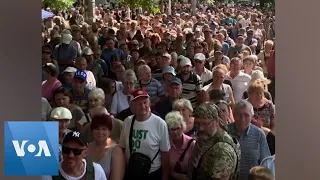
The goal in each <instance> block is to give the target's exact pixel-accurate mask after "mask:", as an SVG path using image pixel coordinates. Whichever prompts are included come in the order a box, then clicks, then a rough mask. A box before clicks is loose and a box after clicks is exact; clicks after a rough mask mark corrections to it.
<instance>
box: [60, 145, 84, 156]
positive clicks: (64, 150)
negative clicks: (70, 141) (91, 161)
mask: <svg viewBox="0 0 320 180" xmlns="http://www.w3.org/2000/svg"><path fill="white" fill-rule="evenodd" d="M83 150H85V149H78V148H69V147H62V153H63V154H66V155H68V154H70V153H71V151H72V153H73V155H75V156H79V155H80V154H81V153H82V151H83Z"/></svg>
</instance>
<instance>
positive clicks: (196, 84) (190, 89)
mask: <svg viewBox="0 0 320 180" xmlns="http://www.w3.org/2000/svg"><path fill="white" fill-rule="evenodd" d="M177 77H178V78H180V79H181V81H182V94H181V97H182V98H186V99H188V100H189V101H190V102H191V104H192V107H195V106H196V103H197V98H198V95H199V93H200V91H201V89H202V82H201V78H200V76H198V75H196V74H195V73H193V72H190V76H189V78H188V79H187V80H186V81H184V79H183V74H182V73H179V74H177Z"/></svg>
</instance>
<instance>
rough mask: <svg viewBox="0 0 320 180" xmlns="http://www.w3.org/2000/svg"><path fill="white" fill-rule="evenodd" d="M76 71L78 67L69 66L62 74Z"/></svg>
mask: <svg viewBox="0 0 320 180" xmlns="http://www.w3.org/2000/svg"><path fill="white" fill-rule="evenodd" d="M74 72H77V69H76V68H74V67H67V68H66V69H65V70H64V71H63V72H62V74H64V73H74Z"/></svg>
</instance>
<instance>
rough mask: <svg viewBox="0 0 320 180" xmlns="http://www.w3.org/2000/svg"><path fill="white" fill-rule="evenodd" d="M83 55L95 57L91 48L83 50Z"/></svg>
mask: <svg viewBox="0 0 320 180" xmlns="http://www.w3.org/2000/svg"><path fill="white" fill-rule="evenodd" d="M82 55H87V56H91V55H93V51H92V50H91V49H90V48H89V47H84V48H83V49H82Z"/></svg>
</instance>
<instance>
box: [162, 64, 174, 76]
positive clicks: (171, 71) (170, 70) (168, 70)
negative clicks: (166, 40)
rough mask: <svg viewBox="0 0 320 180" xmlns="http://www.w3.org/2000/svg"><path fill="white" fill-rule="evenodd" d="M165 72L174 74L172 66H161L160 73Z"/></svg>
mask: <svg viewBox="0 0 320 180" xmlns="http://www.w3.org/2000/svg"><path fill="white" fill-rule="evenodd" d="M165 73H170V74H172V75H174V76H175V75H176V73H175V72H174V68H173V67H172V66H166V67H165V68H163V70H162V74H165Z"/></svg>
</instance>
